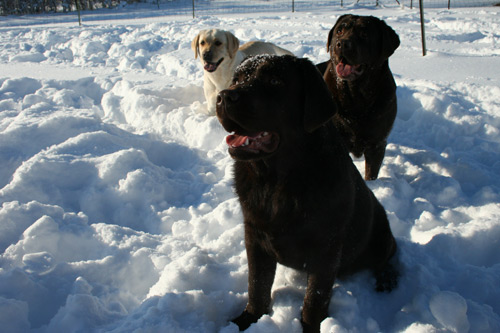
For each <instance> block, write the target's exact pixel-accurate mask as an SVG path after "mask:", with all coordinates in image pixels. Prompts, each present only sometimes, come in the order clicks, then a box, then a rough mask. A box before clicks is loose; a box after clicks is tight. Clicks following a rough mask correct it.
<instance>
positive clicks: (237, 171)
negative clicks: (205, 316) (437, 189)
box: [217, 56, 397, 332]
mask: <svg viewBox="0 0 500 333" xmlns="http://www.w3.org/2000/svg"><path fill="white" fill-rule="evenodd" d="M334 113H335V104H334V101H333V99H332V96H331V93H330V92H329V91H328V88H327V87H326V85H325V82H324V80H323V78H322V77H321V74H320V73H319V72H318V70H317V69H316V68H315V67H314V65H313V64H312V63H311V62H310V61H309V60H307V59H298V58H295V57H293V56H257V57H254V58H250V59H248V60H246V61H244V62H243V63H242V65H240V66H239V67H238V69H237V71H236V73H235V78H234V80H233V84H232V85H231V86H230V88H229V89H226V90H223V91H221V92H220V93H219V95H218V98H217V117H218V119H219V121H220V123H221V124H222V126H223V127H224V128H225V129H226V130H227V131H228V132H232V134H230V135H229V136H228V137H227V138H226V141H227V143H228V145H229V154H230V155H231V156H232V157H233V158H234V160H235V162H234V185H235V189H236V193H237V195H238V197H239V200H240V204H241V207H242V211H243V217H244V224H245V246H246V251H247V257H248V271H249V272H248V273H249V275H248V298H249V299H248V305H247V306H246V308H245V310H244V312H243V313H242V314H241V315H240V316H239V317H238V318H236V319H235V320H233V322H235V323H236V324H237V325H238V326H239V328H240V329H241V330H244V329H246V328H247V327H249V326H250V325H251V324H252V323H254V322H256V321H257V320H258V319H259V318H260V317H261V316H262V315H263V314H267V313H269V312H270V310H271V309H270V305H271V287H272V284H273V280H274V275H275V270H276V264H277V263H280V264H283V265H285V266H289V267H292V268H295V269H298V270H302V271H306V272H307V273H308V279H307V291H306V295H305V298H304V305H303V309H302V325H303V328H304V331H305V332H319V329H320V324H321V322H322V320H323V319H324V318H326V317H327V315H328V304H329V302H330V298H331V294H332V286H333V283H334V281H335V279H336V278H337V277H339V276H343V275H347V274H351V273H354V272H356V271H359V270H362V269H371V270H373V271H374V272H375V273H376V277H377V289H378V290H389V289H391V288H392V287H394V286H395V284H396V283H397V273H396V272H395V270H393V269H392V268H391V267H392V266H391V265H390V264H389V263H388V260H389V258H391V257H392V256H393V254H394V252H395V251H396V242H395V240H394V237H393V236H392V233H391V230H390V227H389V223H388V221H387V217H386V214H385V211H384V208H383V207H382V206H381V205H380V203H379V202H378V201H377V199H376V198H375V196H374V195H373V193H372V192H371V191H370V190H369V189H368V187H367V186H366V184H365V182H364V180H363V179H362V178H361V176H360V174H359V172H358V170H357V169H356V167H355V166H354V164H353V163H352V160H351V158H350V157H349V153H348V151H347V149H346V147H345V145H344V143H343V141H342V138H341V137H340V136H339V134H338V132H337V130H336V129H335V126H334V125H333V123H332V122H331V121H329V120H330V119H331V117H332V116H333V115H334Z"/></svg>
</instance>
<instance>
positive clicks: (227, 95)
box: [217, 89, 240, 104]
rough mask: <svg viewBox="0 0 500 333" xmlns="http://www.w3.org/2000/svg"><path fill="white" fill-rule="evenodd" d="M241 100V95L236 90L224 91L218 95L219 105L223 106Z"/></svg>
mask: <svg viewBox="0 0 500 333" xmlns="http://www.w3.org/2000/svg"><path fill="white" fill-rule="evenodd" d="M239 99H240V94H239V93H238V92H237V91H235V90H228V89H226V90H222V91H221V92H220V93H219V94H218V95H217V104H222V103H224V102H229V103H235V102H237V101H238V100H239Z"/></svg>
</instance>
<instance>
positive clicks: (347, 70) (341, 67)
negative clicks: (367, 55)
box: [336, 62, 353, 77]
mask: <svg viewBox="0 0 500 333" xmlns="http://www.w3.org/2000/svg"><path fill="white" fill-rule="evenodd" d="M336 70H337V74H338V75H339V76H341V77H346V76H349V75H351V74H352V70H353V67H352V66H351V65H348V64H344V63H343V62H341V63H339V64H338V65H337V67H336Z"/></svg>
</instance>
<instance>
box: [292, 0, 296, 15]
mask: <svg viewBox="0 0 500 333" xmlns="http://www.w3.org/2000/svg"><path fill="white" fill-rule="evenodd" d="M292 13H295V0H292Z"/></svg>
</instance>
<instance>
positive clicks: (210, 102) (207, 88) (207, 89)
mask: <svg viewBox="0 0 500 333" xmlns="http://www.w3.org/2000/svg"><path fill="white" fill-rule="evenodd" d="M205 75H206V74H205ZM203 91H204V93H205V99H206V101H207V113H208V115H210V116H213V115H215V102H216V100H217V94H218V91H217V87H216V86H215V85H214V84H213V83H212V82H211V81H210V80H209V79H208V78H205V81H204V83H203Z"/></svg>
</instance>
